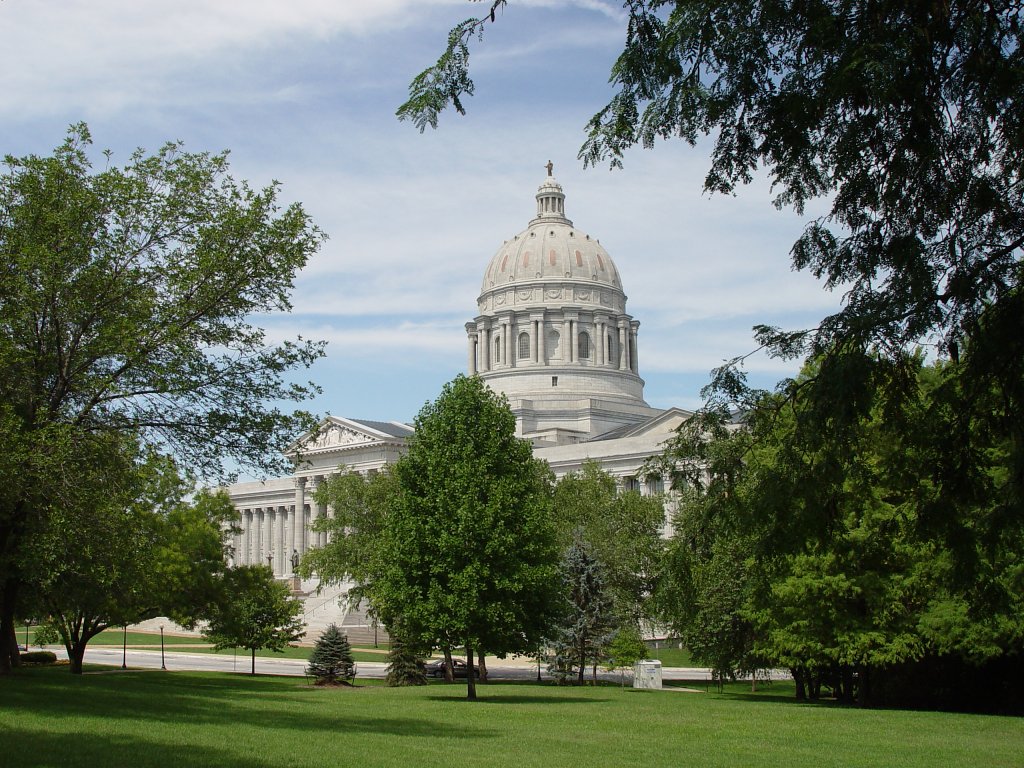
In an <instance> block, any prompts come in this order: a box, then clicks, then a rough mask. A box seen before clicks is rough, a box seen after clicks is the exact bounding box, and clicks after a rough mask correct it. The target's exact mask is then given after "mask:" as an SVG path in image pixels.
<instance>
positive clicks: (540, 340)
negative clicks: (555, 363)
mask: <svg viewBox="0 0 1024 768" xmlns="http://www.w3.org/2000/svg"><path fill="white" fill-rule="evenodd" d="M537 362H538V363H540V364H541V365H547V364H548V352H547V341H546V340H545V338H544V315H541V316H540V317H539V318H537Z"/></svg>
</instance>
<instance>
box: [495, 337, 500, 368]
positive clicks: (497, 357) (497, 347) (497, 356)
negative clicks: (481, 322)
mask: <svg viewBox="0 0 1024 768" xmlns="http://www.w3.org/2000/svg"><path fill="white" fill-rule="evenodd" d="M494 362H496V363H500V362H501V336H495V337H494Z"/></svg>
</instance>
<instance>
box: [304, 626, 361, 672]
mask: <svg viewBox="0 0 1024 768" xmlns="http://www.w3.org/2000/svg"><path fill="white" fill-rule="evenodd" d="M306 673H307V674H309V675H312V676H313V677H314V678H316V684H317V685H336V684H338V683H345V684H348V682H349V681H350V680H352V679H353V678H354V677H355V676H356V665H355V662H354V661H353V660H352V647H351V646H350V645H349V643H348V635H346V634H345V633H343V632H342V631H341V630H340V629H338V625H337V624H331V626H329V627H328V628H327V629H326V630H324V633H323V634H322V635H320V639H319V640H317V641H316V645H314V646H313V653H312V654H310V656H309V666H308V667H306Z"/></svg>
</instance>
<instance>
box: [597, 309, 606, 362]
mask: <svg viewBox="0 0 1024 768" xmlns="http://www.w3.org/2000/svg"><path fill="white" fill-rule="evenodd" d="M604 323H605V319H604V318H603V317H595V318H594V335H595V336H597V338H596V339H594V341H596V342H597V344H596V349H595V351H594V364H595V365H604V364H605V350H604V348H605V342H606V341H607V339H606V338H605V331H604Z"/></svg>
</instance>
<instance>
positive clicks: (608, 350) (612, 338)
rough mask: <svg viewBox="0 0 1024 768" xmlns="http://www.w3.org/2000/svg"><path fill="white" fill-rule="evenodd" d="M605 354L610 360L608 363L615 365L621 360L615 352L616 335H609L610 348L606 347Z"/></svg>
mask: <svg viewBox="0 0 1024 768" xmlns="http://www.w3.org/2000/svg"><path fill="white" fill-rule="evenodd" d="M604 354H605V356H606V357H607V358H608V359H607V360H605V362H606V363H615V362H616V361H617V360H618V359H619V358H618V354H617V353H616V351H615V334H612V333H609V334H608V346H607V347H605V353H604Z"/></svg>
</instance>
